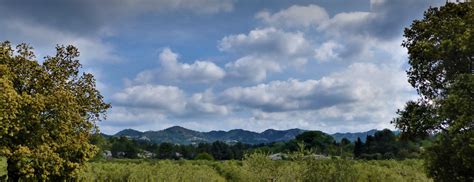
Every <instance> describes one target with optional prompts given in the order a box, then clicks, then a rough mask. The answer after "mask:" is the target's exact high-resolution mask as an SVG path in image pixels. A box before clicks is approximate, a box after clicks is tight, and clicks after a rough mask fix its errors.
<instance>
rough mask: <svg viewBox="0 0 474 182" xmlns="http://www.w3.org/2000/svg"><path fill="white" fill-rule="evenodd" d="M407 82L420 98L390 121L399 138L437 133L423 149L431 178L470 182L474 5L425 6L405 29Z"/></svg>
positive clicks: (473, 142) (473, 121)
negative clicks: (400, 134)
mask: <svg viewBox="0 0 474 182" xmlns="http://www.w3.org/2000/svg"><path fill="white" fill-rule="evenodd" d="M404 36H405V38H406V39H405V41H404V42H403V44H402V45H403V46H404V47H406V48H407V49H408V54H409V64H410V68H409V70H408V71H407V73H408V81H409V82H410V83H411V85H412V86H413V87H414V88H416V89H417V91H418V93H419V95H420V96H421V98H420V100H419V101H418V102H412V103H408V104H407V106H406V107H405V110H404V111H400V112H398V114H399V116H398V118H396V119H395V120H393V123H394V124H395V126H397V127H398V128H400V129H401V130H402V136H408V137H407V138H412V139H413V138H415V137H417V136H421V137H426V135H427V134H429V133H435V134H437V135H438V138H437V140H436V141H435V142H434V143H433V145H432V147H429V148H427V150H426V151H427V155H426V156H427V167H428V172H429V174H430V176H432V177H434V178H435V180H438V181H474V173H472V171H474V167H473V164H474V159H473V157H472V156H473V151H474V149H473V148H474V138H473V137H474V134H473V133H474V129H473V126H474V118H473V116H472V113H474V110H473V105H474V101H473V97H474V96H473V95H474V94H473V90H474V87H473V73H474V67H473V65H474V5H473V3H472V2H467V3H446V5H444V6H442V7H440V8H435V7H433V8H429V9H428V10H427V11H426V12H425V13H424V17H423V19H422V20H415V21H413V23H412V25H411V26H410V27H409V28H406V29H405V34H404Z"/></svg>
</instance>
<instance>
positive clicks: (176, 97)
mask: <svg viewBox="0 0 474 182" xmlns="http://www.w3.org/2000/svg"><path fill="white" fill-rule="evenodd" d="M113 99H114V101H115V103H116V104H119V105H124V106H131V107H142V108H154V109H156V110H157V111H159V112H162V113H166V112H171V113H176V114H180V113H183V112H184V110H185V107H186V96H185V93H184V92H183V91H182V90H181V89H179V88H178V87H174V86H163V85H136V86H131V87H128V88H125V89H124V90H123V91H121V92H119V93H116V94H115V95H114V96H113Z"/></svg>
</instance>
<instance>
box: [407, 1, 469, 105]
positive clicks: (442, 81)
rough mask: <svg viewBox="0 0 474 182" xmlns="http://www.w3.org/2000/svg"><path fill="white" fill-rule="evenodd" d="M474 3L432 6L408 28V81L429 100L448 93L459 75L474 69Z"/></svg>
mask: <svg viewBox="0 0 474 182" xmlns="http://www.w3.org/2000/svg"><path fill="white" fill-rule="evenodd" d="M472 9H473V5H472V3H459V4H454V3H447V4H446V5H445V6H442V7H440V8H437V7H432V8H429V9H428V10H427V11H426V12H425V13H424V18H423V19H422V20H415V21H413V23H412V25H411V26H410V27H409V28H406V29H405V34H404V36H405V38H406V39H405V40H404V41H403V43H402V46H404V47H406V48H407V49H408V54H409V64H410V66H411V67H410V68H409V70H408V71H407V73H408V81H409V82H410V84H411V85H412V86H413V87H415V88H416V89H417V90H418V93H419V94H420V95H421V96H423V97H424V98H427V99H435V98H438V97H442V96H445V94H446V90H447V89H448V87H449V85H450V84H451V83H452V82H453V81H454V80H455V79H456V77H457V76H458V75H459V74H464V73H472V72H473V71H474V67H473V65H474V63H473V61H474V43H473V42H474V37H473V31H474V30H473V21H474V20H473V19H474V15H473V12H472V11H473V10H472Z"/></svg>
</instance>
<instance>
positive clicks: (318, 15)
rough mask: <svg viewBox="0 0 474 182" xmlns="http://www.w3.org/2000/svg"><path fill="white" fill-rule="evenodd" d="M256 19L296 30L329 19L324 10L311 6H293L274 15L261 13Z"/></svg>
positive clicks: (266, 12) (265, 12)
mask: <svg viewBox="0 0 474 182" xmlns="http://www.w3.org/2000/svg"><path fill="white" fill-rule="evenodd" d="M256 18H258V19H261V20H262V21H263V22H265V23H267V24H269V25H272V26H278V27H290V28H298V27H310V26H314V25H318V24H320V23H323V22H325V21H327V20H328V19H329V15H328V13H327V12H326V10H325V9H324V8H322V7H320V6H318V5H313V4H311V5H308V6H298V5H293V6H291V7H289V8H287V9H284V10H281V11H279V12H277V13H274V14H271V13H270V12H268V11H262V12H260V13H258V14H257V15H256Z"/></svg>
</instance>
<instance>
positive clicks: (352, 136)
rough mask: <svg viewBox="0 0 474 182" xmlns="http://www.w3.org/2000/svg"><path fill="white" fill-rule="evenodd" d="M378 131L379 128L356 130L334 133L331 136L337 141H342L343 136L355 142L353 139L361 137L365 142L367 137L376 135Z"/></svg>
mask: <svg viewBox="0 0 474 182" xmlns="http://www.w3.org/2000/svg"><path fill="white" fill-rule="evenodd" d="M377 131H378V130H369V131H366V132H355V133H334V134H332V135H331V136H332V137H333V138H334V140H336V141H337V142H339V141H341V140H342V139H343V138H347V139H349V140H350V141H352V142H353V141H356V140H357V137H359V138H360V140H362V142H365V139H366V137H367V136H368V135H374V134H375V132H377Z"/></svg>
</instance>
